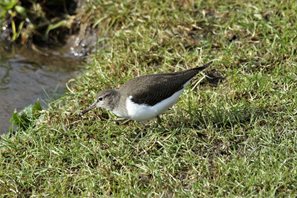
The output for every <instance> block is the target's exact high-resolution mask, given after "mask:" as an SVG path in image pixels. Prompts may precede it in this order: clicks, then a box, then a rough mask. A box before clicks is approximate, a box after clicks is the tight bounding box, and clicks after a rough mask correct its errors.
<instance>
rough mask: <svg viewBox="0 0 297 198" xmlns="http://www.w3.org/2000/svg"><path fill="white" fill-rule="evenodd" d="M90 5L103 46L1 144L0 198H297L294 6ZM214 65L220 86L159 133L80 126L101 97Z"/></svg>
mask: <svg viewBox="0 0 297 198" xmlns="http://www.w3.org/2000/svg"><path fill="white" fill-rule="evenodd" d="M183 3H184V5H182V4H183ZM93 6H94V7H92V9H91V11H92V12H93V13H92V15H93V21H92V22H93V23H94V24H95V25H98V27H100V28H101V31H100V35H99V41H98V46H100V47H98V49H97V51H96V52H95V54H94V55H92V57H91V60H90V61H89V63H88V64H87V65H86V69H85V71H84V72H83V74H81V76H80V77H78V78H76V79H75V80H74V81H72V82H71V83H69V89H70V90H69V92H67V93H66V94H65V96H63V97H62V98H60V99H58V100H56V101H54V102H52V103H51V104H50V108H49V109H48V110H45V111H44V112H43V113H42V117H41V118H40V119H39V120H38V121H37V124H36V125H35V126H32V127H30V128H29V129H27V130H26V131H21V130H20V131H18V132H17V134H15V135H13V136H11V137H9V136H8V135H6V136H3V137H2V138H1V142H0V149H1V150H0V154H1V157H0V160H1V164H0V186H1V187H0V194H2V195H3V196H5V195H7V196H9V197H11V196H78V197H81V196H83V197H86V196H98V195H102V196H110V195H112V196H115V197H120V196H132V197H141V196H144V195H146V196H150V197H171V196H176V197H183V196H195V197H196V196H199V197H206V196H211V197H221V196H228V197H229V196H231V197H233V196H240V197H258V196H260V197H274V196H279V197H288V196H291V197H295V196H296V195H297V190H296V189H297V166H296V165H297V133H296V128H297V111H296V109H297V99H296V93H297V75H296V74H297V67H296V66H297V64H296V59H297V58H296V57H297V56H296V52H297V51H296V50H297V49H296V46H297V45H296V43H297V40H296V35H297V30H296V27H297V16H296V10H297V4H296V2H295V1H283V2H279V1H276V0H273V1H262V2H260V1H249V2H248V3H246V1H243V0H238V1H231V0H229V1H219V0H212V1H195V2H194V1H193V2H192V1H191V0H189V1H182V0H180V1H174V2H173V1H169V0H168V1H163V2H159V1H145V2H138V1H124V2H122V1H118V2H117V3H102V2H101V1H97V2H96V1H93ZM95 8H96V9H95ZM210 60H214V64H213V65H212V66H211V68H210V69H208V71H206V74H208V75H211V74H214V73H217V74H219V75H222V76H224V77H225V79H224V80H223V81H222V82H220V83H218V84H217V85H216V84H213V83H210V82H209V80H207V78H205V76H204V75H198V76H197V78H195V79H194V80H193V81H192V83H191V85H189V86H188V89H187V90H186V91H185V92H184V94H183V95H182V97H181V98H180V100H179V102H178V103H177V104H176V105H175V106H174V107H173V108H172V109H171V110H169V111H167V112H166V113H165V114H164V115H163V116H162V119H163V127H161V126H157V125H156V124H154V121H152V122H151V123H150V127H146V128H144V127H143V126H142V125H141V124H139V123H136V122H129V123H128V124H118V123H116V122H115V121H114V118H115V117H114V116H113V115H112V114H110V113H108V112H106V111H101V110H96V111H93V112H90V113H88V114H87V116H85V117H83V118H80V117H78V116H77V114H78V113H79V112H80V111H81V110H82V109H84V108H85V107H87V106H88V105H89V104H90V103H91V102H92V101H93V100H94V97H95V95H96V93H97V92H98V91H100V90H102V89H106V88H110V87H116V86H118V85H119V84H121V83H124V82H125V81H126V80H128V79H131V78H133V77H134V76H137V75H143V74H149V73H160V72H169V71H180V70H183V69H186V68H191V67H194V66H197V65H201V64H203V63H206V62H208V61H210ZM200 80H201V82H202V83H199V81H200ZM198 83H199V84H198Z"/></svg>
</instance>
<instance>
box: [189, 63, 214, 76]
mask: <svg viewBox="0 0 297 198" xmlns="http://www.w3.org/2000/svg"><path fill="white" fill-rule="evenodd" d="M211 64H212V61H210V62H208V63H206V64H204V65H202V66H200V67H195V68H193V69H192V70H195V71H197V73H198V72H200V71H202V70H204V69H205V68H207V67H208V66H209V65H211Z"/></svg>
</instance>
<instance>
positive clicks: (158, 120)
mask: <svg viewBox="0 0 297 198" xmlns="http://www.w3.org/2000/svg"><path fill="white" fill-rule="evenodd" d="M161 122H162V119H161V118H160V116H157V124H161Z"/></svg>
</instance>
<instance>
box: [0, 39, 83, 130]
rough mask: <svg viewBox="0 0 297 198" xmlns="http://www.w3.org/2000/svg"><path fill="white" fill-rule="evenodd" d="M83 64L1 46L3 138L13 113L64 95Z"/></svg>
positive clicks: (69, 59)
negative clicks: (69, 82)
mask: <svg viewBox="0 0 297 198" xmlns="http://www.w3.org/2000/svg"><path fill="white" fill-rule="evenodd" d="M81 63H82V61H81V60H78V59H75V58H73V57H65V56H60V55H59V53H58V52H57V54H54V55H53V54H51V55H47V54H46V52H44V51H42V52H40V51H39V52H37V51H35V50H29V49H26V48H22V49H20V48H18V49H17V48H6V47H5V46H4V45H3V44H0V134H3V133H5V132H6V131H7V129H8V127H9V126H10V123H9V118H10V117H11V115H12V113H13V111H14V110H17V111H20V110H22V109H23V108H24V107H26V106H28V105H30V104H32V103H34V102H35V101H36V100H37V99H40V101H41V103H42V104H43V105H44V106H46V103H47V102H48V101H50V100H52V99H54V98H56V97H57V96H60V95H61V94H63V93H64V91H65V84H66V82H67V81H68V80H69V79H71V78H73V77H74V76H75V75H76V74H77V73H78V68H79V66H80V65H81Z"/></svg>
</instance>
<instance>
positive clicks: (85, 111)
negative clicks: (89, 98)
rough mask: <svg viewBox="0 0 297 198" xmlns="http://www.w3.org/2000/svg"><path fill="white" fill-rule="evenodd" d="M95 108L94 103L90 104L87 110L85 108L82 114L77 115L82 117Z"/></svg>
mask: <svg viewBox="0 0 297 198" xmlns="http://www.w3.org/2000/svg"><path fill="white" fill-rule="evenodd" d="M94 108H96V101H95V102H94V103H93V104H91V105H90V106H89V107H88V108H86V109H85V110H83V111H82V112H80V113H79V115H80V116H82V115H84V114H85V113H87V112H89V111H90V110H92V109H94Z"/></svg>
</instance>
